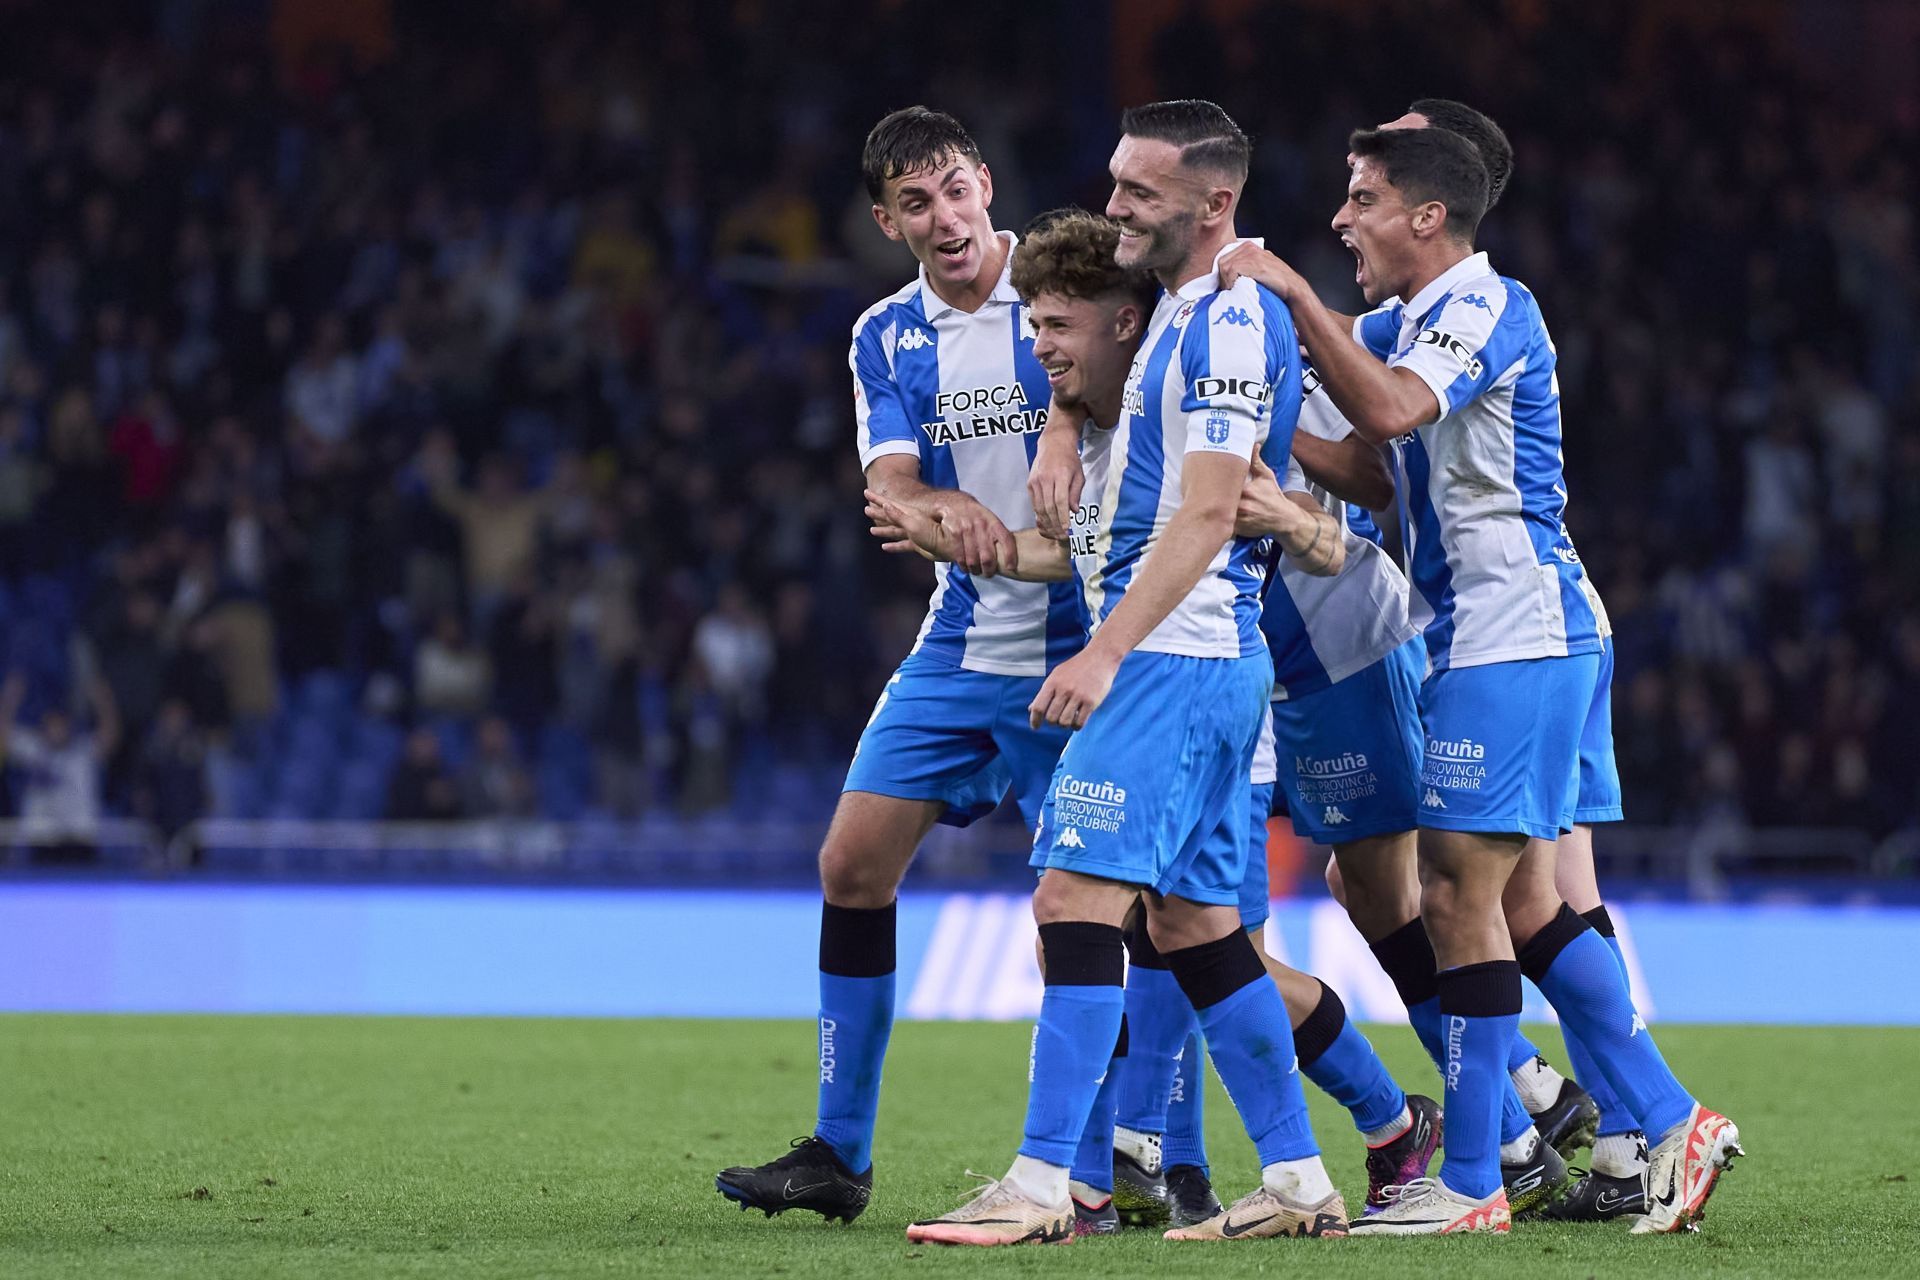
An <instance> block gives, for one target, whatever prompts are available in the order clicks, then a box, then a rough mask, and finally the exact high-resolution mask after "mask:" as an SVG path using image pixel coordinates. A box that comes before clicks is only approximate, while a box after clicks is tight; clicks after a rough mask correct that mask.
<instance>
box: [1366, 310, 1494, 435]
mask: <svg viewBox="0 0 1920 1280" xmlns="http://www.w3.org/2000/svg"><path fill="white" fill-rule="evenodd" d="M1508 305H1509V297H1508V294H1507V291H1506V289H1504V288H1497V289H1481V290H1469V291H1466V292H1462V293H1457V294H1454V295H1453V296H1451V297H1449V298H1447V299H1446V300H1445V301H1443V302H1442V303H1441V304H1440V305H1439V307H1437V308H1436V309H1435V310H1434V312H1433V314H1432V315H1430V316H1428V317H1427V323H1426V325H1425V326H1424V327H1422V329H1421V330H1420V333H1419V335H1418V336H1416V337H1415V338H1414V340H1413V344H1412V345H1411V346H1409V347H1408V348H1407V349H1406V350H1405V351H1403V352H1401V353H1400V354H1398V355H1396V356H1392V357H1390V358H1389V359H1388V361H1387V365H1388V367H1390V368H1394V369H1411V370H1413V372H1414V373H1415V374H1417V375H1419V378H1420V380H1421V381H1422V382H1424V383H1426V384H1427V387H1428V388H1429V389H1430V390H1431V391H1432V392H1433V398H1434V399H1435V400H1437V401H1439V402H1440V415H1439V417H1437V418H1435V419H1434V421H1435V422H1442V421H1445V420H1446V418H1447V416H1448V415H1449V414H1452V413H1456V412H1458V411H1459V410H1460V409H1461V408H1462V407H1464V406H1465V405H1467V404H1470V403H1472V401H1473V400H1474V398H1475V397H1477V396H1480V395H1482V394H1484V393H1485V392H1486V391H1487V390H1488V389H1489V388H1491V387H1492V386H1493V384H1494V382H1495V381H1496V380H1498V378H1499V377H1500V375H1501V373H1502V372H1504V371H1505V369H1506V367H1507V366H1508V365H1509V364H1511V363H1512V361H1511V359H1504V360H1503V359H1500V358H1498V355H1497V352H1496V348H1497V347H1498V346H1500V345H1502V344H1501V342H1500V338H1501V336H1502V330H1503V328H1511V325H1506V326H1503V325H1502V324H1501V321H1502V319H1503V318H1505V317H1506V311H1507V308H1508Z"/></svg>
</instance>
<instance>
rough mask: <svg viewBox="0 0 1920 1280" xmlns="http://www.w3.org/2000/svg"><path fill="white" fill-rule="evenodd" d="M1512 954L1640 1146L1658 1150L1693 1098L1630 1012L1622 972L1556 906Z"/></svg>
mask: <svg viewBox="0 0 1920 1280" xmlns="http://www.w3.org/2000/svg"><path fill="white" fill-rule="evenodd" d="M1520 952H1521V963H1522V964H1523V965H1524V966H1526V969H1527V972H1528V974H1529V975H1530V976H1532V977H1533V980H1534V983H1535V985H1537V986H1538V987H1539V988H1540V990H1541V991H1543V992H1545V993H1546V997H1547V999H1548V1000H1549V1001H1551V1002H1552V1004H1553V1007H1554V1009H1555V1010H1556V1011H1558V1012H1559V1014H1560V1021H1561V1023H1562V1024H1563V1025H1564V1026H1566V1027H1567V1028H1568V1029H1569V1030H1571V1031H1572V1032H1573V1034H1574V1035H1575V1036H1576V1037H1577V1038H1578V1039H1579V1040H1580V1042H1581V1044H1582V1045H1583V1046H1584V1047H1585V1048H1586V1049H1587V1051H1588V1052H1589V1053H1590V1054H1591V1055H1592V1058H1593V1065H1594V1066H1595V1067H1597V1068H1598V1072H1599V1074H1600V1075H1601V1076H1603V1077H1605V1079H1606V1081H1607V1083H1608V1084H1610V1085H1612V1086H1613V1091H1614V1093H1616V1094H1617V1095H1619V1099H1620V1102H1621V1103H1622V1104H1624V1106H1625V1108H1626V1110H1627V1111H1628V1112H1630V1113H1631V1114H1633V1115H1635V1116H1637V1117H1639V1119H1640V1122H1641V1123H1640V1127H1641V1128H1642V1129H1644V1130H1645V1131H1646V1134H1647V1140H1648V1142H1650V1143H1658V1142H1659V1141H1660V1139H1661V1138H1663V1137H1665V1136H1666V1135H1667V1133H1668V1132H1669V1131H1671V1130H1672V1129H1673V1128H1675V1127H1676V1126H1678V1125H1681V1124H1684V1123H1685V1122H1686V1120H1687V1117H1688V1116H1689V1115H1690V1114H1692V1111H1693V1098H1692V1096H1691V1095H1689V1094H1688V1093H1687V1091H1686V1089H1685V1088H1683V1087H1682V1086H1681V1084H1680V1082H1679V1080H1677V1079H1675V1078H1674V1074H1673V1072H1672V1070H1670V1069H1669V1068H1668V1066H1667V1063H1666V1059H1664V1058H1662V1057H1661V1056H1660V1049H1659V1047H1658V1046H1657V1045H1655V1044H1654V1042H1653V1035H1652V1033H1651V1032H1649V1031H1648V1030H1647V1024H1646V1023H1645V1022H1643V1021H1642V1020H1641V1018H1640V1014H1639V1012H1638V1011H1637V1010H1635V1009H1634V1007H1633V997H1632V995H1631V994H1630V993H1629V992H1628V990H1627V976H1626V972H1625V970H1624V969H1622V968H1621V965H1620V960H1619V957H1618V956H1616V955H1615V954H1614V951H1613V949H1612V948H1611V947H1609V946H1608V945H1607V943H1606V940H1605V939H1603V938H1602V937H1601V936H1600V935H1599V934H1597V933H1595V932H1594V931H1593V929H1592V927H1591V926H1590V925H1588V923H1587V922H1586V921H1585V920H1583V919H1582V918H1581V917H1580V916H1579V915H1578V914H1577V913H1575V911H1574V910H1573V908H1571V907H1568V906H1566V905H1564V904H1563V905H1562V906H1561V908H1560V914H1559V915H1557V916H1555V917H1554V919H1553V920H1552V921H1550V922H1549V923H1548V924H1547V925H1546V927H1545V928H1543V929H1541V930H1540V932H1539V933H1537V934H1535V935H1534V936H1533V937H1532V938H1531V939H1530V940H1529V941H1528V942H1527V945H1526V946H1524V947H1522V948H1521V949H1520Z"/></svg>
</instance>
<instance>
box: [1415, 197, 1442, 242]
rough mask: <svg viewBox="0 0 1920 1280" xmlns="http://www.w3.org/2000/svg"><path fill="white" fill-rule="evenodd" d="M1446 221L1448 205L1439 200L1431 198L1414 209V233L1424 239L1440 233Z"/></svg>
mask: <svg viewBox="0 0 1920 1280" xmlns="http://www.w3.org/2000/svg"><path fill="white" fill-rule="evenodd" d="M1446 221H1447V206H1445V205H1444V204H1441V203H1440V202H1439V201H1438V200H1429V201H1427V202H1426V203H1425V204H1422V205H1421V206H1420V207H1419V208H1417V209H1415V210H1414V211H1413V234H1414V235H1416V236H1419V237H1421V238H1422V239H1425V238H1426V237H1428V236H1432V235H1438V234H1439V232H1440V229H1441V227H1443V226H1445V225H1446Z"/></svg>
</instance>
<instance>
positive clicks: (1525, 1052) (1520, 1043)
mask: <svg viewBox="0 0 1920 1280" xmlns="http://www.w3.org/2000/svg"><path fill="white" fill-rule="evenodd" d="M1545 1056H1546V1055H1545V1054H1543V1053H1541V1052H1540V1050H1538V1049H1536V1048H1534V1045H1533V1041H1531V1040H1529V1039H1527V1037H1526V1035H1525V1034H1524V1033H1522V1032H1519V1031H1516V1032H1514V1033H1513V1047H1512V1048H1511V1049H1508V1050H1507V1070H1508V1071H1518V1070H1519V1069H1520V1068H1522V1067H1524V1066H1526V1065H1527V1064H1528V1063H1529V1062H1532V1061H1533V1060H1534V1059H1535V1058H1541V1057H1545Z"/></svg>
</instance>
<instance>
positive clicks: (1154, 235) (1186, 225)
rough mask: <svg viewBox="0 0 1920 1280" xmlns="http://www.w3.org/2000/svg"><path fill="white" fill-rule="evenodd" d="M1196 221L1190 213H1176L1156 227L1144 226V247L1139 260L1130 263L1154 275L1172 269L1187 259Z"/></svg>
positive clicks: (1191, 245)
mask: <svg viewBox="0 0 1920 1280" xmlns="http://www.w3.org/2000/svg"><path fill="white" fill-rule="evenodd" d="M1196 221H1197V219H1196V218H1195V216H1194V215H1193V214H1191V213H1176V214H1174V215H1173V216H1172V217H1170V218H1168V219H1167V220H1166V221H1165V222H1163V223H1161V224H1160V225H1159V226H1157V227H1149V228H1145V230H1146V239H1147V243H1146V247H1145V248H1144V249H1143V250H1142V252H1141V255H1140V259H1139V261H1137V262H1135V263H1133V264H1132V265H1133V266H1135V267H1137V268H1138V269H1140V270H1142V271H1150V272H1152V273H1154V274H1155V275H1158V274H1160V273H1161V272H1165V271H1172V270H1174V269H1175V268H1177V267H1179V265H1180V264H1181V263H1183V262H1185V261H1186V260H1187V254H1188V253H1189V252H1190V251H1191V250H1192V249H1193V227H1194V223H1195V222H1196Z"/></svg>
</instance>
